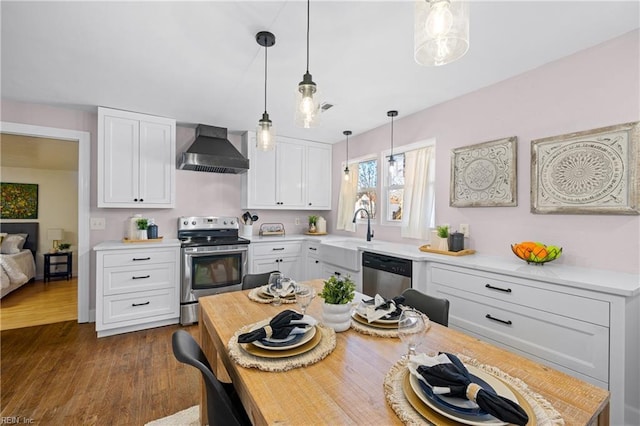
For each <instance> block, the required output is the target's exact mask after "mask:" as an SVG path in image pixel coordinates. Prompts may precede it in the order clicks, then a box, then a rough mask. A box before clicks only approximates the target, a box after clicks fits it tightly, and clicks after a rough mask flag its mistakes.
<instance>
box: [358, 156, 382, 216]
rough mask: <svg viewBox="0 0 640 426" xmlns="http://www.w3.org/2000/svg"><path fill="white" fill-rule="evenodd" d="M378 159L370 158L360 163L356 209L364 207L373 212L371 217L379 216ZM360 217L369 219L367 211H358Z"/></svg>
mask: <svg viewBox="0 0 640 426" xmlns="http://www.w3.org/2000/svg"><path fill="white" fill-rule="evenodd" d="M377 186H378V160H375V159H374V160H368V161H362V162H360V163H358V190H357V193H356V204H355V206H354V209H353V210H354V211H356V210H357V209H360V208H364V209H366V210H367V211H369V213H370V214H371V219H372V220H373V219H375V218H376V217H377V210H378V209H377V204H378V195H377V190H376V188H377ZM358 219H363V220H364V219H367V214H366V213H365V212H362V211H361V212H359V213H358Z"/></svg>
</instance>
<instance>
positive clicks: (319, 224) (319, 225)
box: [316, 216, 327, 234]
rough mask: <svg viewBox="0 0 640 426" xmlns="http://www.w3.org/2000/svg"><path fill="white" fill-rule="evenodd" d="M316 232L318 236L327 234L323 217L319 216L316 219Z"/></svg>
mask: <svg viewBox="0 0 640 426" xmlns="http://www.w3.org/2000/svg"><path fill="white" fill-rule="evenodd" d="M316 232H317V233H318V234H326V233H327V221H326V220H324V217H322V216H320V217H318V220H317V223H316Z"/></svg>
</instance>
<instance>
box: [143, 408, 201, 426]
mask: <svg viewBox="0 0 640 426" xmlns="http://www.w3.org/2000/svg"><path fill="white" fill-rule="evenodd" d="M199 424H200V407H198V406H197V405H194V406H193V407H191V408H187V409H186V410H182V411H178V412H177V413H175V414H172V415H170V416H167V417H163V418H161V419H158V420H154V421H152V422H149V423H147V424H146V425H145V426H198V425H199Z"/></svg>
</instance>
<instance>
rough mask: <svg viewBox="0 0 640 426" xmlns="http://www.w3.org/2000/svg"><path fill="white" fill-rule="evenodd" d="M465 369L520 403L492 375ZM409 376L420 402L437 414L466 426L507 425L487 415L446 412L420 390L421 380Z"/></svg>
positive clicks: (500, 393) (473, 368)
mask: <svg viewBox="0 0 640 426" xmlns="http://www.w3.org/2000/svg"><path fill="white" fill-rule="evenodd" d="M465 367H467V370H468V371H469V373H471V374H473V375H474V376H477V377H479V378H480V379H482V380H484V381H485V382H487V383H488V384H489V385H490V386H491V387H492V388H493V389H494V390H495V391H496V393H497V394H498V395H500V396H503V397H505V398H508V399H510V400H512V401H514V402H515V403H518V399H517V398H516V396H515V395H514V393H513V392H512V391H511V389H509V388H508V387H507V385H505V384H504V383H503V382H502V381H500V380H498V379H497V378H496V377H494V376H492V375H491V374H489V373H485V372H484V371H483V370H480V369H479V368H476V367H474V366H471V365H466V364H465ZM409 376H410V377H409V382H410V383H411V389H413V391H414V392H415V394H416V395H417V396H418V398H420V400H421V401H422V402H424V403H425V404H426V405H427V406H428V407H429V408H431V409H432V410H433V411H436V412H437V413H440V414H442V415H443V416H445V417H448V418H450V419H452V420H455V421H457V422H460V423H463V424H466V425H471V426H504V425H506V424H507V423H505V422H503V421H502V420H499V419H497V418H495V417H493V416H491V415H489V414H487V415H486V416H480V417H478V416H467V415H464V414H461V413H456V412H453V411H449V410H446V409H445V408H444V407H443V406H442V405H440V404H436V403H435V402H434V401H433V400H431V399H430V398H429V397H428V396H427V395H426V394H425V393H424V391H423V390H422V389H421V388H420V383H419V379H418V378H417V377H415V376H414V375H413V374H411V373H409ZM452 399H453V398H449V401H450V400H452Z"/></svg>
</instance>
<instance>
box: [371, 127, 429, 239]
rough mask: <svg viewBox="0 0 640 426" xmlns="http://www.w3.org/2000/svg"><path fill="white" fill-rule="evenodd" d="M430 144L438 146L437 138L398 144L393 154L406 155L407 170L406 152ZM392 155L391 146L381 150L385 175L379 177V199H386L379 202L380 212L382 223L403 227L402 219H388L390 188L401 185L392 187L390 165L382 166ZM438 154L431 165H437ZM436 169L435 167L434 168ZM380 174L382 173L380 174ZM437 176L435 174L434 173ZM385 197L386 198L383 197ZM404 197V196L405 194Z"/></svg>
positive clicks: (396, 186) (380, 164)
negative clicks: (390, 183) (390, 184)
mask: <svg viewBox="0 0 640 426" xmlns="http://www.w3.org/2000/svg"><path fill="white" fill-rule="evenodd" d="M428 146H433V147H434V149H435V147H436V140H435V138H429V139H423V140H421V141H418V142H414V143H410V144H407V145H401V146H397V147H394V148H393V155H394V156H395V155H400V154H403V155H405V170H406V153H407V152H409V151H415V150H417V149H420V148H425V147H428ZM390 155H391V148H389V149H386V150H384V151H381V152H380V159H381V161H380V162H379V166H380V170H382V171H383V177H382V179H378V180H381V182H380V185H381V187H380V194H379V197H378V198H379V199H380V200H384V202H379V203H378V204H381V206H380V209H379V212H380V215H379V216H380V224H381V225H383V226H395V227H401V226H402V220H398V221H395V220H387V217H388V213H389V211H388V210H389V208H388V203H389V191H390V189H398V188H399V187H400V186H398V185H394V186H393V187H391V188H390V186H389V181H390V179H389V167H382V162H384V164H385V165H387V164H388V163H389V161H388V157H389V156H390ZM435 159H436V156H435V155H434V156H433V157H432V158H431V164H430V167H434V168H435V167H436V160H435ZM434 170H435V169H434ZM378 176H380V175H378ZM434 176H435V174H434ZM430 186H432V187H433V188H434V191H435V182H434V183H433V185H430ZM402 189H403V190H404V185H402ZM433 196H434V199H435V193H434V194H433ZM383 197H384V198H383ZM403 199H404V196H403Z"/></svg>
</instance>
